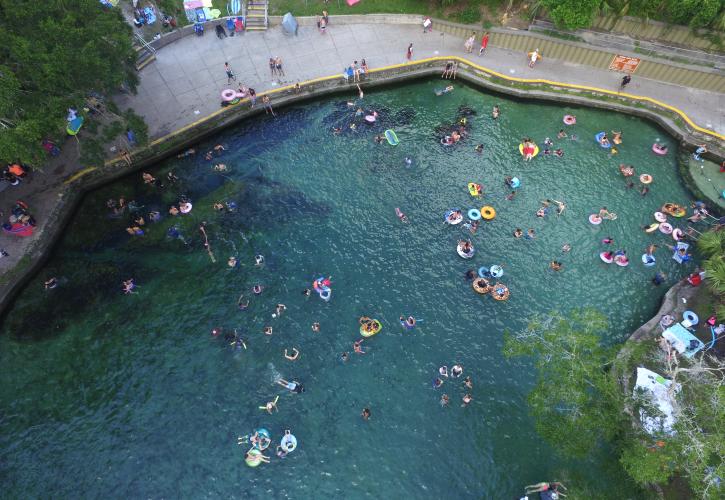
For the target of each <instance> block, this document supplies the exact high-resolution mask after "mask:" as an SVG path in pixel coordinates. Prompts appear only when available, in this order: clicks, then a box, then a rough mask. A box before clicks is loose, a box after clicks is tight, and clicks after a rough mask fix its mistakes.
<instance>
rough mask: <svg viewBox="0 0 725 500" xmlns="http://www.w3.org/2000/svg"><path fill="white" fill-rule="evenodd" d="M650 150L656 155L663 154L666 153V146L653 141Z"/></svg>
mask: <svg viewBox="0 0 725 500" xmlns="http://www.w3.org/2000/svg"><path fill="white" fill-rule="evenodd" d="M652 152H653V153H654V154H656V155H657V156H664V155H666V154H667V146H665V145H661V144H659V143H657V142H655V143H654V144H652Z"/></svg>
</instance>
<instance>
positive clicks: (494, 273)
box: [488, 264, 503, 278]
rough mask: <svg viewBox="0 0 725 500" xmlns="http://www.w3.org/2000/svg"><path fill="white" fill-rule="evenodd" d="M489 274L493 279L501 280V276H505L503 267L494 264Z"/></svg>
mask: <svg viewBox="0 0 725 500" xmlns="http://www.w3.org/2000/svg"><path fill="white" fill-rule="evenodd" d="M488 272H489V274H490V275H491V277H493V278H500V277H501V276H503V267H501V266H499V265H497V264H494V265H493V266H491V268H490V269H489V270H488Z"/></svg>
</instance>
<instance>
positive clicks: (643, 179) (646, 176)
mask: <svg viewBox="0 0 725 500" xmlns="http://www.w3.org/2000/svg"><path fill="white" fill-rule="evenodd" d="M639 182H641V183H642V184H651V183H652V176H651V175H649V174H642V175H640V176H639Z"/></svg>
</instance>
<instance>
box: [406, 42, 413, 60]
mask: <svg viewBox="0 0 725 500" xmlns="http://www.w3.org/2000/svg"><path fill="white" fill-rule="evenodd" d="M405 58H406V59H407V60H408V62H410V61H411V60H412V59H413V44H412V43H411V44H410V45H408V50H407V51H406V52H405Z"/></svg>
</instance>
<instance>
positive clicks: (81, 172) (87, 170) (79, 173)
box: [63, 167, 96, 184]
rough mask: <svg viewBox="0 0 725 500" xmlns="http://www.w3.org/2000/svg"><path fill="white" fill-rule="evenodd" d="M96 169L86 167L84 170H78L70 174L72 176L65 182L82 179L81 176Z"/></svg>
mask: <svg viewBox="0 0 725 500" xmlns="http://www.w3.org/2000/svg"><path fill="white" fill-rule="evenodd" d="M94 170H96V167H86V168H84V169H83V170H81V171H79V172H76V173H75V174H73V175H72V176H70V177H69V178H68V179H66V180H65V181H64V182H63V184H70V183H71V182H73V181H76V180H78V179H80V178H81V177H83V176H84V175H86V174H88V173H91V172H93V171H94Z"/></svg>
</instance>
